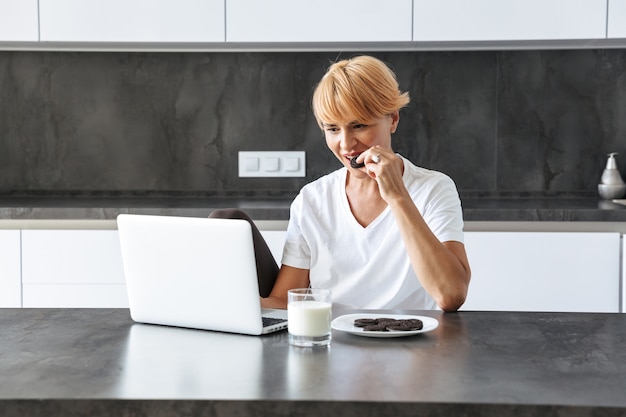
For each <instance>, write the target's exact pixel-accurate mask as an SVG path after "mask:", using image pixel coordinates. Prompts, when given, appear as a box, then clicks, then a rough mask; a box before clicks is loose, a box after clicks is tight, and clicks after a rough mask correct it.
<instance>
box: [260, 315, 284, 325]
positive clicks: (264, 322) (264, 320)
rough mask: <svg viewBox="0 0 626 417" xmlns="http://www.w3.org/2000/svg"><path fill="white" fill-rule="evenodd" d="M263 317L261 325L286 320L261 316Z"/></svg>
mask: <svg viewBox="0 0 626 417" xmlns="http://www.w3.org/2000/svg"><path fill="white" fill-rule="evenodd" d="M261 318H262V319H263V327H267V326H271V325H274V324H278V323H284V322H286V321H287V320H285V319H277V318H274V317H261Z"/></svg>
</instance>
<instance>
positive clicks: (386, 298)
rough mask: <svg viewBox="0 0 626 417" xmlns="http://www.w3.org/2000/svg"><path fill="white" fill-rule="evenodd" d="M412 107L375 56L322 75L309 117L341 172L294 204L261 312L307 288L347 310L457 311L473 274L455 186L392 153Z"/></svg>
mask: <svg viewBox="0 0 626 417" xmlns="http://www.w3.org/2000/svg"><path fill="white" fill-rule="evenodd" d="M408 103H409V97H408V94H407V93H401V92H400V90H399V87H398V83H397V81H396V77H395V74H394V73H393V72H392V71H391V70H390V69H389V68H388V67H387V66H386V65H385V64H384V63H383V62H381V61H379V60H378V59H376V58H373V57H369V56H359V57H356V58H353V59H349V60H344V61H341V62H337V63H335V64H333V65H332V66H331V67H330V68H329V69H328V71H327V73H326V74H325V75H324V77H323V78H322V80H321V81H320V83H319V84H318V86H317V88H316V90H315V92H314V95H313V111H314V114H315V117H316V119H317V122H318V124H319V126H320V128H321V129H322V131H323V132H324V137H325V138H326V145H327V146H328V148H329V149H330V151H331V152H333V154H334V155H335V156H336V157H337V159H338V160H339V161H340V162H341V163H342V164H343V167H342V168H340V169H339V170H337V171H334V172H332V173H330V174H328V175H326V176H324V177H321V178H320V179H318V180H316V181H314V182H312V183H310V184H307V185H306V186H304V187H303V188H302V190H301V191H300V193H299V194H298V196H297V197H296V198H295V200H294V201H293V203H292V205H291V210H290V220H289V225H288V228H287V238H286V243H285V248H284V252H283V258H282V266H281V268H280V271H279V272H278V276H277V278H276V282H275V283H273V288H272V289H271V293H270V294H269V296H267V297H266V298H262V300H261V304H262V306H263V307H267V308H286V306H287V290H289V289H291V288H302V287H309V286H311V287H317V288H328V289H330V290H332V296H333V303H334V304H336V305H342V306H343V307H348V308H363V309H370V308H371V309H434V308H436V307H437V306H439V308H441V309H442V310H446V311H453V310H457V309H458V308H459V307H460V306H461V305H462V304H463V302H464V301H465V297H466V294H467V289H468V285H469V281H470V267H469V263H468V260H467V256H466V253H465V248H464V245H463V230H462V229H463V219H462V212H461V204H460V201H459V197H458V192H457V190H456V187H455V185H454V183H453V182H452V180H451V179H450V178H448V177H447V176H445V175H444V174H441V173H439V172H435V171H430V170H426V169H423V168H419V167H416V166H415V165H413V164H412V163H411V162H409V161H408V160H407V159H405V158H403V157H402V156H400V155H398V154H396V153H394V151H393V149H392V146H391V135H392V134H393V133H394V132H395V131H396V129H397V127H398V122H399V120H400V116H399V111H400V109H401V108H403V107H404V106H406V105H407V104H408ZM257 241H258V238H257ZM261 244H262V243H261ZM261 244H258V243H255V245H257V248H256V249H257V255H258V252H259V249H260V245H261ZM263 250H264V251H265V252H268V250H266V249H265V248H263ZM270 258H271V256H270ZM269 270H271V267H270V268H269ZM260 271H261V269H259V273H260V274H261V272H260ZM261 294H262V296H263V295H264V294H263V292H262V293H261Z"/></svg>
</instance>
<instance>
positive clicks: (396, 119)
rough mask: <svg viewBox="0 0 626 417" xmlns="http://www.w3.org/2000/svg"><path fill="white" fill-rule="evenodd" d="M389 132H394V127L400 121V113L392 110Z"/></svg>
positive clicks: (396, 126)
mask: <svg viewBox="0 0 626 417" xmlns="http://www.w3.org/2000/svg"><path fill="white" fill-rule="evenodd" d="M390 116H391V133H396V129H397V128H398V123H399V122H400V113H399V112H397V111H394V112H393V113H391V115H390Z"/></svg>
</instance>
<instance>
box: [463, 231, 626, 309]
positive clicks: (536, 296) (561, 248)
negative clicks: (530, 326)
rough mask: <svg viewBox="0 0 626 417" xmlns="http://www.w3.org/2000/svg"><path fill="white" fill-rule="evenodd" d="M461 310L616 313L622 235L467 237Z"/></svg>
mask: <svg viewBox="0 0 626 417" xmlns="http://www.w3.org/2000/svg"><path fill="white" fill-rule="evenodd" d="M465 239H466V242H465V243H466V249H467V254H468V257H469V261H470V266H471V268H472V280H471V283H470V288H469V293H468V298H467V301H466V303H465V304H464V306H463V307H462V309H463V310H508V311H574V312H576V311H578V312H618V311H619V308H620V307H619V300H620V294H619V292H620V283H619V281H620V277H619V276H620V235H619V234H618V233H535V232H519V233H518V232H515V233H512V232H511V233H510V232H468V233H466V234H465Z"/></svg>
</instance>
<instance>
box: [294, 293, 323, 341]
mask: <svg viewBox="0 0 626 417" xmlns="http://www.w3.org/2000/svg"><path fill="white" fill-rule="evenodd" d="M287 317H288V320H289V333H291V334H292V335H295V336H312V337H316V336H324V335H327V334H328V333H329V332H330V321H331V319H332V312H331V303H325V302H322V301H292V302H290V303H289V304H288V305H287Z"/></svg>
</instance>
